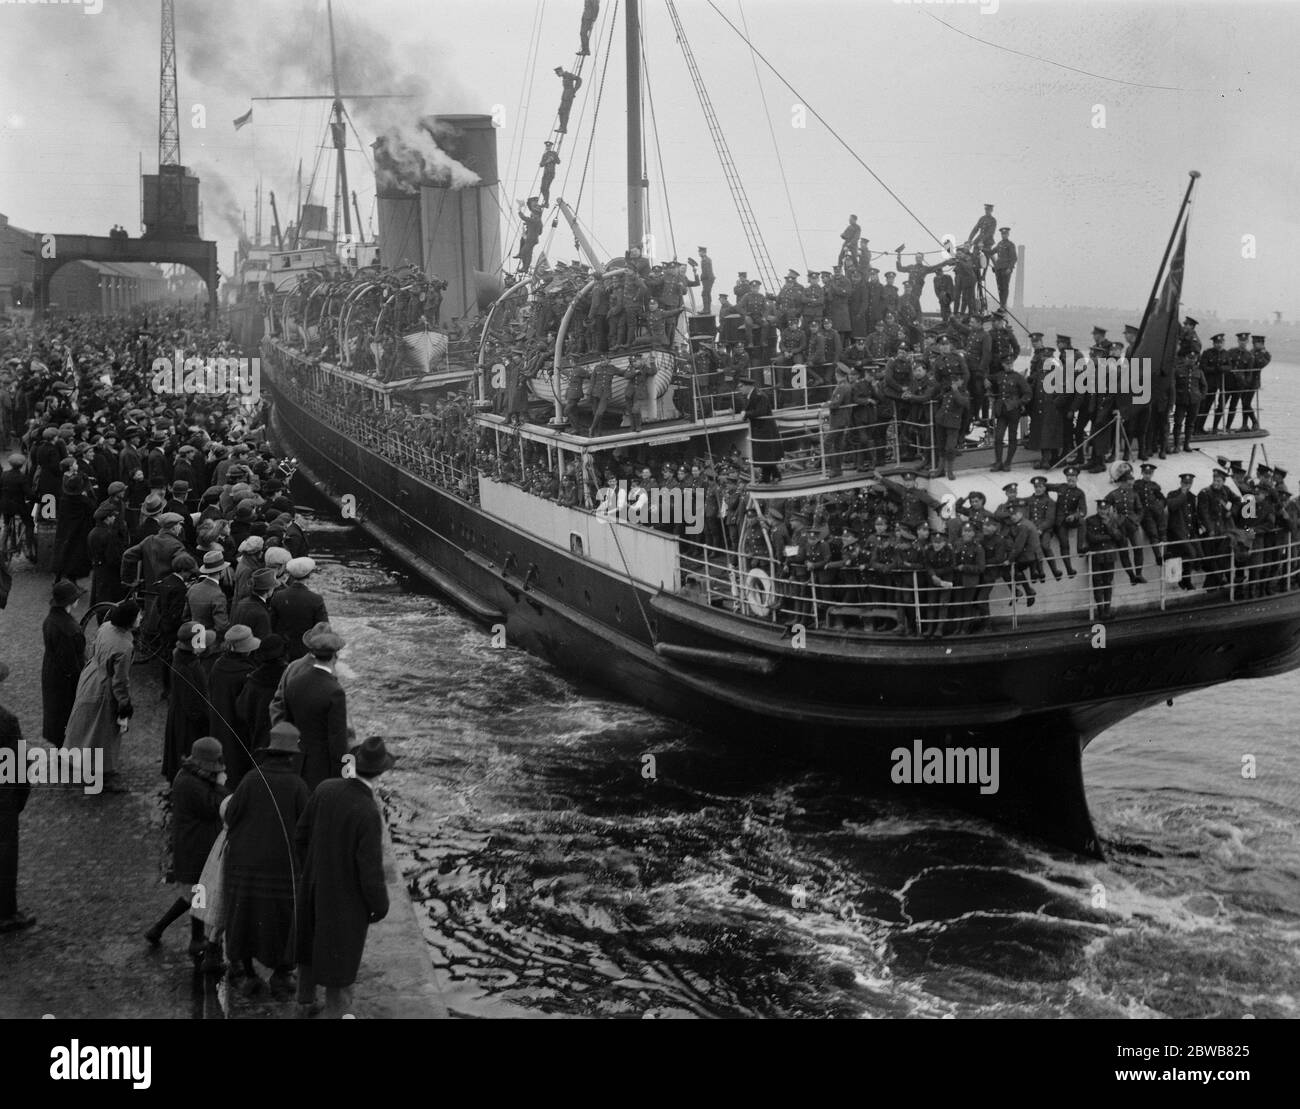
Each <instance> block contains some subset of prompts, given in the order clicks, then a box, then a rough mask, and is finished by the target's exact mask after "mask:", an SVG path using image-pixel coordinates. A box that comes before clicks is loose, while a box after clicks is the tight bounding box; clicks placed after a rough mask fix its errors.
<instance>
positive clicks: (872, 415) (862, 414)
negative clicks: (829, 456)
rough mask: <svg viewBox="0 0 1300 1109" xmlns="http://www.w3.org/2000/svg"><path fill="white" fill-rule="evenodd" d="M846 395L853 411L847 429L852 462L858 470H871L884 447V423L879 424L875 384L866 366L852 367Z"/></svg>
mask: <svg viewBox="0 0 1300 1109" xmlns="http://www.w3.org/2000/svg"><path fill="white" fill-rule="evenodd" d="M849 398H850V400H852V402H853V415H852V419H851V422H850V427H851V428H852V430H851V432H850V433H849V438H850V442H851V443H852V445H853V450H854V456H853V464H854V465H855V466H856V467H857V468H858V469H860V470H862V469H865V470H873V469H874V468H875V464H876V460H877V458H878V457H879V455H880V452H882V451H883V450H884V447H885V435H884V427H883V426H882V425H881V424H880V422H879V420H880V415H879V407H878V404H877V397H876V387H875V385H874V384H872V382H871V379H870V378H869V377H868V376H867V371H866V367H865V366H863V365H861V364H859V365H856V366H854V367H853V380H852V381H851V382H850V385H849Z"/></svg>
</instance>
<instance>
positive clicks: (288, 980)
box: [225, 721, 310, 1001]
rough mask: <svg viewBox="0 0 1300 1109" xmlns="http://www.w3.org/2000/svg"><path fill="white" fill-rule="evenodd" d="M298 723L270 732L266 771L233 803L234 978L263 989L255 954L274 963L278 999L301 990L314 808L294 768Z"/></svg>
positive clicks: (229, 867) (229, 855) (230, 907)
mask: <svg viewBox="0 0 1300 1109" xmlns="http://www.w3.org/2000/svg"><path fill="white" fill-rule="evenodd" d="M298 750H299V745H298V729H297V728H295V727H294V726H293V725H292V724H290V723H288V722H287V721H284V722H281V723H279V724H277V725H276V726H275V727H274V728H273V729H271V730H270V733H269V736H268V744H267V746H266V747H264V748H263V749H262V750H260V751H258V752H257V755H258V759H259V762H260V763H261V768H260V772H258V773H254V774H246V775H245V776H244V780H243V781H242V782H240V784H239V788H238V789H236V790H235V794H234V796H233V797H232V798H231V799H230V804H229V805H228V806H227V807H226V816H225V820H226V828H227V830H228V835H229V839H228V843H227V847H226V878H225V882H226V886H225V898H226V958H227V959H228V960H229V963H230V974H231V980H232V983H233V984H235V985H236V986H237V988H239V990H240V992H241V993H243V994H244V995H245V996H251V995H252V994H254V993H256V992H258V990H259V989H260V988H261V981H260V979H259V978H258V977H257V974H256V972H255V971H254V970H253V960H254V959H256V960H257V961H258V962H259V963H261V964H262V965H263V966H267V967H270V968H271V970H272V972H273V973H272V974H271V993H272V995H273V996H274V997H275V999H276V1000H277V1001H287V1000H288V999H289V998H291V997H292V996H293V980H292V973H293V965H294V963H295V961H296V958H295V940H296V939H297V936H296V931H297V921H296V919H295V911H296V906H295V903H294V902H295V892H296V889H297V884H298V877H299V875H298V859H297V846H296V843H295V841H294V837H295V830H296V828H297V826H298V820H299V818H300V817H301V816H302V814H303V813H304V812H305V811H306V809H307V801H308V798H309V796H310V795H309V793H308V790H307V783H306V782H304V781H303V780H302V778H300V777H299V776H298V774H297V773H296V772H295V771H294V762H295V761H296V757H297V754H298Z"/></svg>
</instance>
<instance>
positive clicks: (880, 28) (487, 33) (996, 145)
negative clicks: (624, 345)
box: [0, 0, 1300, 320]
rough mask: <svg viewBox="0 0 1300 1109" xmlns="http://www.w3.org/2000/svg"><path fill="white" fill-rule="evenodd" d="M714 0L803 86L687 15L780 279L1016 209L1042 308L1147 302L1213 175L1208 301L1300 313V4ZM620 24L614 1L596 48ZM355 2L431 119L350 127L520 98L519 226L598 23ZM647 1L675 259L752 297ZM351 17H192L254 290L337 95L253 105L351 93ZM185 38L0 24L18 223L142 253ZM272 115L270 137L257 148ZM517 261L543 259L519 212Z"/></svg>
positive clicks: (191, 37) (656, 220)
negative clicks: (701, 254) (150, 178)
mask: <svg viewBox="0 0 1300 1109" xmlns="http://www.w3.org/2000/svg"><path fill="white" fill-rule="evenodd" d="M714 2H715V3H716V4H717V8H718V10H720V11H721V12H722V13H723V14H724V15H726V16H727V18H728V19H730V20H731V21H732V22H733V23H735V24H736V25H737V26H742V16H743V24H746V25H747V26H748V28H749V33H750V36H751V39H752V42H753V44H754V46H755V47H756V48H757V50H759V51H761V52H762V54H764V55H765V56H766V57H767V59H768V60H769V61H770V62H771V63H772V64H773V65H774V66H775V67H776V69H777V70H779V71H780V73H781V74H782V75H783V76H784V78H785V79H786V80H787V81H788V82H789V83H790V85H792V86H793V87H794V89H795V90H796V91H797V94H798V95H797V96H796V95H795V94H794V93H792V92H791V91H790V90H789V89H788V88H787V87H785V86H784V85H782V84H781V83H780V81H779V80H778V79H777V78H776V77H775V76H774V75H773V74H772V73H771V71H770V70H768V69H767V68H766V67H765V66H764V65H763V64H762V63H761V62H757V63H756V61H755V60H754V59H753V58H752V56H751V54H750V51H749V49H748V48H747V47H746V45H745V44H744V42H743V41H742V40H741V39H740V38H739V37H737V35H736V34H735V33H734V32H733V31H732V30H731V29H730V28H729V27H728V26H727V24H726V23H725V22H724V21H723V20H722V18H721V17H720V16H719V14H718V12H717V11H715V10H714V8H713V7H712V6H711V4H710V3H709V2H708V0H677V9H678V11H679V13H680V16H681V20H682V23H683V25H684V27H685V30H686V34H687V37H688V40H689V42H690V44H691V47H692V49H693V51H694V54H695V57H696V60H697V62H698V64H699V69H700V72H701V74H702V77H703V80H704V83H705V85H706V87H707V90H708V93H709V96H710V98H711V100H712V102H713V106H714V110H715V112H716V115H717V118H718V120H719V123H720V126H721V128H722V130H723V132H724V134H725V136H726V139H727V143H728V145H729V147H730V150H731V155H732V158H733V159H734V162H735V165H736V167H737V170H738V172H739V175H740V177H741V180H742V181H743V184H744V188H745V190H746V193H747V195H748V199H749V203H750V206H751V208H752V210H753V212H754V215H755V219H756V221H757V224H758V226H759V229H760V230H761V233H762V236H763V239H764V241H765V243H766V246H767V249H768V252H769V254H770V256H771V258H772V261H773V265H774V267H775V269H776V270H777V272H779V273H784V272H785V270H786V269H787V268H789V267H791V266H793V267H795V268H797V269H799V270H800V271H802V270H805V269H807V268H809V267H816V268H817V269H829V268H830V266H831V264H832V263H833V261H834V258H835V255H836V253H837V251H838V247H839V232H840V230H841V229H842V228H843V226H844V224H845V223H846V222H847V216H848V214H849V213H850V212H852V213H856V214H857V215H858V216H859V220H860V222H861V223H862V225H863V227H864V229H865V233H866V234H867V235H868V237H869V238H870V239H871V241H872V246H873V248H875V249H882V248H887V249H891V250H892V249H893V248H894V247H895V246H897V245H899V244H905V245H906V246H907V247H908V249H909V252H910V251H911V250H914V249H922V248H924V249H933V248H934V247H935V245H936V244H935V242H934V238H933V237H932V235H931V234H930V233H929V232H933V233H934V234H935V235H939V236H942V235H945V234H953V235H955V236H957V237H958V238H959V239H964V238H965V237H966V235H967V233H968V232H969V231H970V229H971V226H972V224H973V223H974V222H975V220H976V218H977V217H978V216H979V215H980V214H981V213H982V211H983V208H982V205H983V204H984V203H986V202H990V203H993V204H994V205H995V209H994V214H995V215H996V216H997V217H998V220H999V224H1003V223H1005V224H1007V225H1009V226H1010V227H1011V228H1012V231H1011V237H1012V239H1013V240H1014V241H1016V242H1017V243H1020V244H1022V245H1023V246H1024V247H1025V248H1026V265H1025V298H1026V301H1027V302H1028V303H1030V304H1039V305H1048V304H1057V305H1065V304H1074V305H1098V306H1116V307H1122V308H1128V307H1133V306H1138V305H1140V304H1142V303H1143V302H1144V301H1145V298H1146V296H1147V294H1148V292H1149V290H1150V286H1151V283H1152V280H1153V278H1154V276H1155V270H1156V266H1157V264H1158V262H1159V260H1160V255H1161V253H1162V251H1163V250H1164V247H1165V243H1166V240H1167V238H1168V235H1169V232H1170V229H1171V227H1172V223H1173V219H1174V215H1175V213H1176V211H1177V209H1178V205H1179V202H1180V201H1181V199H1182V196H1183V193H1184V191H1185V189H1186V186H1187V182H1188V176H1187V173H1188V170H1191V169H1196V170H1199V171H1200V172H1201V174H1202V177H1201V178H1200V180H1199V182H1198V185H1197V189H1196V193H1195V198H1194V204H1193V211H1192V216H1191V223H1190V230H1189V247H1188V269H1187V283H1186V286H1185V289H1184V297H1183V303H1184V306H1185V307H1186V308H1187V309H1188V310H1195V309H1202V310H1209V309H1212V310H1215V311H1217V312H1218V313H1219V314H1220V315H1223V316H1243V317H1247V318H1259V317H1264V316H1265V315H1267V314H1271V313H1272V312H1274V311H1280V312H1282V314H1283V318H1285V319H1290V320H1295V319H1297V318H1300V304H1298V303H1297V299H1298V298H1297V295H1296V292H1295V282H1294V280H1293V277H1292V271H1293V269H1294V264H1295V262H1294V259H1295V257H1296V248H1297V246H1300V206H1297V204H1296V198H1297V196H1300V157H1297V151H1300V91H1298V90H1297V85H1298V84H1300V82H1298V81H1297V77H1296V63H1295V56H1294V52H1295V44H1296V42H1297V41H1300V35H1298V34H1297V32H1298V31H1300V3H1292V2H1283V0H1275V2H1266V3H1257V2H1254V0H1219V2H1214V3H1201V4H1197V3H1174V2H1161V0H1157V2H1147V0H1125V2H1110V0H1086V2H1075V3H1063V2H1051V0H1044V2H1032V0H985V3H984V4H983V5H981V4H977V3H960V2H954V3H942V4H939V3H894V2H890V0H884V2H878V0H843V2H842V0H714ZM613 3H614V0H603V3H602V20H601V24H599V25H598V27H603V26H604V25H605V20H606V18H607V17H608V16H609V15H610V12H611V9H612V7H613ZM97 7H98V8H99V9H100V10H97V11H96V10H95V9H96V8H97ZM334 8H335V23H336V29H337V40H338V50H339V54H340V69H341V71H342V74H343V77H342V85H343V89H342V91H343V92H344V93H348V92H354V93H370V94H377V93H401V94H404V95H405V96H406V97H407V99H403V100H393V101H368V102H356V103H354V104H352V105H351V106H350V107H351V111H352V114H353V117H354V119H355V121H356V124H357V128H358V131H359V132H360V135H361V139H362V141H363V142H364V144H365V146H366V147H367V148H368V145H369V143H370V142H371V141H372V140H373V138H374V137H375V135H376V134H377V132H378V131H379V130H381V129H383V128H384V127H385V126H388V125H391V124H392V123H393V122H394V121H397V122H399V123H401V124H402V125H408V124H409V123H410V122H411V121H412V120H413V119H414V118H416V117H417V116H418V115H420V114H424V113H436V112H447V113H461V112H482V113H489V112H492V111H493V110H494V107H495V108H496V109H497V111H498V114H499V116H500V118H501V124H502V125H501V127H500V130H499V131H498V138H499V158H500V162H501V166H502V179H503V186H502V189H501V193H502V199H501V202H502V205H503V207H504V208H505V209H507V210H510V209H512V208H513V207H514V204H515V201H516V200H518V199H520V198H523V197H525V196H527V195H531V194H532V193H533V192H535V191H536V190H535V188H532V187H531V186H532V184H533V182H534V181H535V179H536V172H537V171H536V168H535V167H536V162H537V159H538V158H539V157H540V155H541V152H542V149H543V146H542V144H543V142H544V141H545V140H546V139H547V138H549V137H551V133H550V131H551V128H552V127H553V126H554V112H555V108H556V104H557V102H558V96H559V81H558V80H557V78H556V77H555V76H554V75H553V74H552V72H551V70H552V68H553V67H554V66H556V65H565V66H571V65H572V64H573V62H574V60H575V59H574V52H575V51H576V49H577V42H578V25H579V22H580V15H581V11H582V3H581V0H545V2H544V3H539V2H535V0H336V2H335V4H334ZM642 8H643V19H644V45H645V56H646V68H647V73H648V77H649V97H650V98H652V100H653V107H654V116H655V119H656V121H657V131H656V129H655V128H653V127H652V126H651V119H650V117H649V116H647V121H646V122H647V134H648V136H649V138H648V149H649V154H650V162H649V165H648V167H647V175H648V177H649V178H650V196H651V201H650V216H651V229H652V231H653V232H654V233H655V237H656V254H657V256H659V257H662V258H667V257H670V256H672V255H673V254H674V253H676V254H677V255H678V256H679V257H682V258H685V257H686V256H687V255H693V254H694V253H695V249H696V247H697V246H698V245H701V244H703V245H707V246H708V247H709V251H710V254H711V255H712V256H713V258H714V260H715V265H716V268H717V271H718V278H719V288H720V289H722V288H728V287H729V286H730V284H731V283H732V281H733V280H734V277H735V274H736V272H737V271H738V270H742V269H743V270H747V271H750V272H751V274H752V273H754V272H755V271H756V269H757V267H756V266H755V264H754V261H753V258H752V256H751V254H750V252H749V249H748V246H747V244H746V241H745V236H744V234H743V231H742V227H741V223H740V219H739V217H738V215H737V213H736V209H735V206H734V204H733V202H732V198H731V195H730V192H729V191H728V188H727V185H726V182H725V179H724V177H723V174H722V171H721V167H720V164H719V161H718V156H717V154H716V152H715V150H714V147H713V144H712V142H711V140H710V137H709V131H708V128H707V126H706V121H705V117H704V113H703V111H702V109H701V107H700V104H699V100H698V99H697V96H696V93H695V90H694V88H693V86H692V82H691V79H690V76H689V73H688V71H687V67H686V64H685V61H684V58H683V55H682V52H681V50H680V48H679V47H678V45H677V43H676V41H675V36H674V34H673V31H672V27H671V24H670V22H669V16H668V12H667V6H666V0H642ZM324 12H325V2H324V0H223V2H220V3H217V2H214V0H176V23H177V40H178V62H179V91H180V107H181V112H180V119H181V153H182V160H183V161H184V162H185V164H187V165H189V166H190V167H191V168H192V170H193V171H194V172H196V173H198V174H199V176H200V177H201V178H202V188H201V196H202V198H203V205H204V233H205V236H206V237H208V238H216V239H217V240H218V242H219V244H220V253H219V257H220V260H221V264H222V268H223V270H225V271H227V272H229V269H230V264H231V258H232V255H233V251H234V247H235V237H236V235H237V234H238V231H239V229H240V227H241V225H242V220H243V214H244V213H245V212H246V213H247V220H248V226H249V229H250V231H251V230H252V228H253V223H254V211H253V209H254V189H255V186H256V183H257V181H258V179H259V177H260V178H261V180H262V181H263V182H264V184H265V187H266V189H268V190H271V189H273V190H274V191H275V192H276V195H277V200H278V201H279V204H280V209H281V216H282V221H283V222H286V223H287V222H288V221H289V219H290V218H291V209H292V208H293V206H294V200H295V197H296V193H297V186H296V181H295V176H296V171H297V167H298V164H299V161H300V160H302V162H303V165H304V175H305V176H306V177H307V178H310V177H311V172H312V166H313V162H314V160H315V159H316V157H317V153H318V150H317V148H318V147H319V145H320V143H321V142H322V141H323V140H324V120H325V114H326V112H327V110H328V103H327V102H324V101H322V102H317V103H308V104H304V103H295V102H278V103H266V102H259V103H257V104H256V105H254V104H253V102H252V99H251V98H252V97H254V96H283V95H300V94H323V93H326V92H328V89H329V41H328V33H327V30H326V21H325V15H324ZM620 22H621V12H620ZM607 34H608V32H607V31H606V35H607ZM593 38H596V36H593ZM977 40H983V41H977ZM598 41H599V45H598V46H597V48H596V53H595V55H594V56H593V57H592V58H589V59H587V67H586V70H585V74H586V76H587V81H586V83H585V86H584V88H583V90H582V91H581V92H580V93H579V95H578V99H577V103H576V105H575V107H574V112H573V119H574V121H579V120H581V125H576V123H571V125H570V126H571V134H570V135H569V136H568V140H571V141H568V140H566V143H565V146H564V148H563V149H562V151H561V156H562V158H563V160H564V162H563V164H562V166H561V169H560V174H559V177H558V179H557V185H556V187H555V189H553V195H560V196H564V197H565V198H566V199H568V200H569V201H571V202H573V201H575V200H576V199H577V197H578V194H579V180H580V178H582V177H583V174H582V170H583V167H584V164H585V166H586V171H587V172H586V176H585V179H584V183H583V186H582V189H581V205H580V209H579V215H580V218H581V219H582V220H583V221H584V222H585V223H587V224H589V226H590V229H591V231H592V232H593V234H594V237H595V238H596V240H597V242H598V243H600V244H601V245H603V246H604V247H605V248H607V249H608V250H609V251H611V252H614V253H621V251H622V249H623V247H624V246H625V245H626V244H625V243H624V242H623V241H622V240H623V239H624V238H625V237H626V215H625V212H626V207H625V205H626V191H625V176H624V172H625V145H624V143H625V139H624V128H625V114H624V99H623V98H624V67H623V50H622V41H623V40H622V28H621V26H620V27H619V28H618V33H617V35H616V36H615V40H614V41H615V54H614V56H613V57H612V58H611V60H610V62H609V66H608V71H607V74H606V81H605V94H604V97H603V100H602V108H601V111H600V114H599V118H598V121H597V125H596V128H595V135H594V142H593V141H592V134H591V121H592V118H593V116H594V114H595V112H594V101H595V91H596V89H597V88H598V86H599V84H600V79H599V74H600V72H601V68H602V66H603V64H604V54H605V46H604V43H605V41H606V39H605V38H601V39H599V40H598ZM158 43H159V4H158V2H157V0H90V2H89V3H88V4H87V5H82V4H76V3H65V4H48V5H30V4H14V3H0V212H4V213H5V214H6V215H7V216H8V217H9V219H10V221H11V222H12V223H14V224H16V225H18V226H20V227H24V228H27V229H29V230H36V231H54V232H69V233H71V232H90V233H100V234H102V233H105V232H107V230H108V228H109V227H111V226H112V225H113V224H115V223H121V224H123V225H125V226H126V227H127V228H128V230H130V231H131V232H132V233H136V232H138V230H139V184H138V168H139V162H140V159H141V158H143V163H144V167H145V172H146V173H149V172H153V171H154V168H155V167H156V165H157V130H158V57H159V50H158ZM756 64H757V68H758V75H757V76H756V73H755V66H756ZM1079 71H1086V72H1079ZM760 78H761V83H760ZM764 97H765V98H766V111H765V107H764ZM800 104H802V105H804V106H806V107H807V108H808V109H809V111H807V112H806V113H805V118H804V120H803V122H804V124H805V125H804V126H798V124H799V122H800V120H799V119H798V116H799V112H798V110H797V105H800ZM250 107H253V108H254V116H253V122H252V123H251V124H250V125H249V126H247V127H245V128H243V129H242V130H240V131H238V132H236V130H235V129H234V127H233V125H232V121H233V120H234V119H235V117H237V116H241V115H243V114H244V113H245V112H246V111H248V109H249V108H250ZM814 112H816V113H819V114H820V116H821V117H822V118H823V119H824V120H825V124H826V125H829V127H830V128H833V129H834V132H836V133H838V135H839V136H840V137H841V138H842V139H843V141H844V143H846V144H847V146H848V147H849V148H851V150H852V152H853V153H852V154H851V153H849V151H848V150H846V149H845V147H844V146H843V145H841V144H840V142H839V141H837V139H836V138H835V136H834V135H833V134H832V132H831V131H830V130H828V127H827V126H826V125H824V124H823V123H822V122H820V121H819V120H818V119H817V118H816V116H815V115H814V114H813V113H814ZM769 113H770V115H769ZM769 119H770V126H769ZM199 124H202V126H199ZM656 134H657V141H656ZM350 143H351V145H352V147H353V148H354V150H355V152H354V153H353V154H352V155H351V156H350V161H349V173H350V177H351V178H352V182H353V185H354V186H355V187H357V191H358V193H359V202H360V207H361V212H362V217H363V220H364V221H366V222H367V223H371V224H372V225H373V226H377V223H378V221H377V217H375V214H374V202H373V175H372V173H371V172H370V170H369V169H368V167H367V165H366V161H365V156H364V155H365V154H368V153H369V151H368V149H367V150H366V151H365V152H364V154H363V151H362V149H361V148H362V143H359V142H358V141H357V139H356V137H355V136H350ZM589 147H590V148H591V154H590V158H588V149H589ZM854 154H856V156H857V158H860V159H861V162H859V161H858V160H856V159H855V157H854V156H853V155H854ZM661 159H662V172H661V171H660V160H661ZM862 163H865V164H866V166H868V167H870V170H871V171H874V173H875V175H877V177H878V178H879V180H877V179H876V178H875V177H873V176H872V174H871V173H870V172H868V170H867V169H866V168H864V167H863V164H862ZM521 166H522V169H521V168H520V167H521ZM665 182H666V183H667V187H666V189H665ZM881 182H883V183H884V185H882V184H881ZM885 186H887V187H888V188H886V187H885ZM325 189H328V191H329V193H330V195H331V196H332V190H333V185H332V183H330V184H328V185H326V184H325V183H324V177H323V176H322V177H321V179H320V182H319V183H318V185H317V194H318V195H319V194H320V192H322V191H323V190H325ZM787 190H788V195H787ZM889 190H892V192H893V193H894V194H896V196H897V198H899V199H895V197H894V196H891V194H890V191H889ZM665 196H666V202H665ZM899 200H901V201H902V204H900V202H899ZM903 204H905V205H906V209H905V208H904V207H903ZM907 209H910V213H909V211H908V210H907ZM670 217H671V219H670ZM264 218H265V223H266V226H269V212H268V214H267V215H266V216H265V217H264ZM926 228H928V229H929V232H927V230H926ZM503 241H507V242H510V243H511V244H512V249H513V243H514V242H516V241H517V224H515V222H514V221H513V220H512V221H511V225H510V227H509V231H508V234H507V236H506V238H505V240H503ZM542 246H543V247H544V248H547V250H548V256H549V257H551V258H552V259H566V258H570V257H576V251H575V250H574V249H573V246H572V237H571V236H570V235H569V234H568V233H567V232H566V230H565V229H564V227H563V225H561V227H560V228H559V229H558V230H556V231H554V232H552V231H551V229H550V227H549V221H548V226H547V232H546V235H545V236H544V237H543V240H542Z"/></svg>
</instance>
